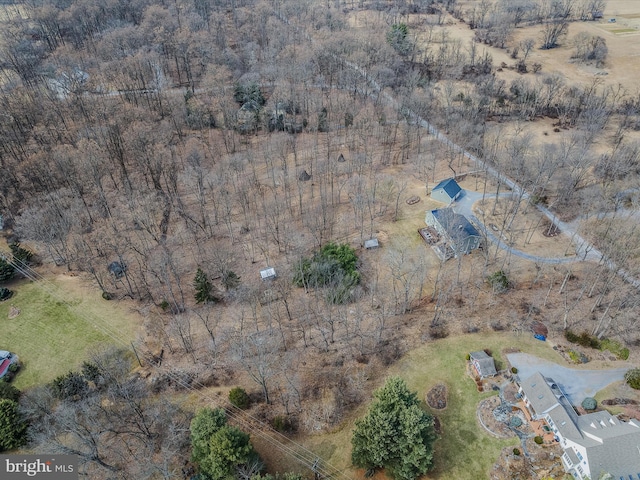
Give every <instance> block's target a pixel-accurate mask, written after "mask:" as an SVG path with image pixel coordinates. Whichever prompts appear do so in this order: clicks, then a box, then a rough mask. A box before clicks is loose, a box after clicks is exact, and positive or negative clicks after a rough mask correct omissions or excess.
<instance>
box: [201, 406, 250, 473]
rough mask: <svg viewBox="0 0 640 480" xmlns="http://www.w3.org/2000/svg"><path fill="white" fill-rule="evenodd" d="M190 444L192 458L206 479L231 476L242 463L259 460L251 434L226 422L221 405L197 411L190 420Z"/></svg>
mask: <svg viewBox="0 0 640 480" xmlns="http://www.w3.org/2000/svg"><path fill="white" fill-rule="evenodd" d="M191 445H192V448H193V450H192V452H191V459H192V460H193V461H194V462H195V463H196V464H197V465H198V467H199V468H200V474H201V475H202V477H204V478H206V479H212V480H223V479H226V478H230V477H232V476H233V474H234V473H235V471H236V469H237V468H238V467H239V466H241V465H245V464H247V463H249V462H251V461H256V460H259V457H258V454H257V453H256V451H255V450H254V449H253V446H252V445H251V443H250V442H249V435H248V434H247V433H245V432H243V431H242V430H240V429H238V428H236V427H232V426H230V425H227V417H226V415H225V412H224V410H222V409H221V408H218V409H215V410H212V409H210V408H205V409H203V410H201V411H200V412H198V414H197V415H196V416H195V417H194V419H193V420H192V422H191Z"/></svg>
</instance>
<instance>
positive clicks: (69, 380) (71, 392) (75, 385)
mask: <svg viewBox="0 0 640 480" xmlns="http://www.w3.org/2000/svg"><path fill="white" fill-rule="evenodd" d="M51 386H52V389H53V393H54V394H55V396H56V397H58V398H59V399H60V400H64V399H66V398H72V397H79V396H81V395H83V394H84V393H86V392H87V391H88V390H89V384H88V383H87V380H86V379H85V378H84V376H82V374H80V373H77V372H69V373H67V374H66V375H60V376H59V377H58V378H56V379H55V380H54V381H53V382H52V384H51Z"/></svg>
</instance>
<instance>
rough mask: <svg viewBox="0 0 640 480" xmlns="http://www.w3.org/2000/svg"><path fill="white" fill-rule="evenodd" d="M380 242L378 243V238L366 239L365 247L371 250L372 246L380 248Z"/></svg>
mask: <svg viewBox="0 0 640 480" xmlns="http://www.w3.org/2000/svg"><path fill="white" fill-rule="evenodd" d="M379 246H380V244H379V243H378V239H377V238H371V239H369V240H365V241H364V248H366V249H367V250H371V249H372V248H378V247H379Z"/></svg>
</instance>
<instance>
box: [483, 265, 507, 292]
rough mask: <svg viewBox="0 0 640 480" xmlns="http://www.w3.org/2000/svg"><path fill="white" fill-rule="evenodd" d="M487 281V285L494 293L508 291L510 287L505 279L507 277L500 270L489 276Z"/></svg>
mask: <svg viewBox="0 0 640 480" xmlns="http://www.w3.org/2000/svg"><path fill="white" fill-rule="evenodd" d="M487 280H488V281H489V284H490V285H491V286H492V287H493V290H494V291H495V292H496V293H502V292H506V291H507V290H509V286H510V283H509V279H508V278H507V275H506V274H505V273H504V271H502V270H498V271H497V272H495V273H492V274H491V275H489V277H488V278H487Z"/></svg>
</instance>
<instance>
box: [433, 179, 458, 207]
mask: <svg viewBox="0 0 640 480" xmlns="http://www.w3.org/2000/svg"><path fill="white" fill-rule="evenodd" d="M461 194H462V188H460V185H458V182H456V181H455V179H453V178H447V179H446V180H442V181H441V182H440V183H438V184H437V185H436V186H435V187H433V189H432V190H431V198H433V199H434V200H437V201H439V202H442V203H446V204H447V205H448V204H450V203H453V202H454V201H455V200H456V199H457V198H458V197H460V195H461Z"/></svg>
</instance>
